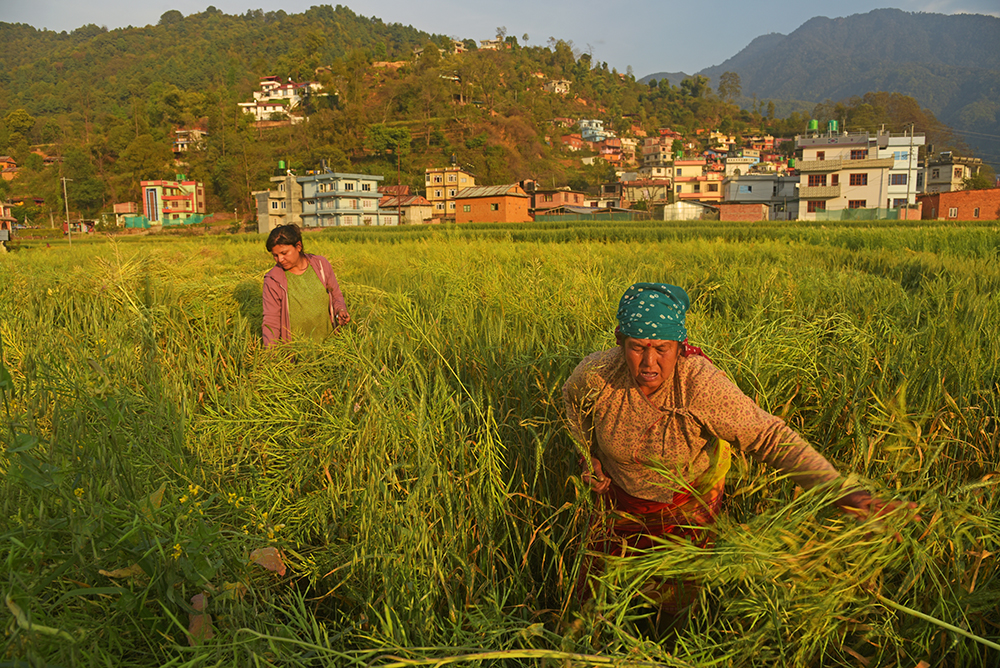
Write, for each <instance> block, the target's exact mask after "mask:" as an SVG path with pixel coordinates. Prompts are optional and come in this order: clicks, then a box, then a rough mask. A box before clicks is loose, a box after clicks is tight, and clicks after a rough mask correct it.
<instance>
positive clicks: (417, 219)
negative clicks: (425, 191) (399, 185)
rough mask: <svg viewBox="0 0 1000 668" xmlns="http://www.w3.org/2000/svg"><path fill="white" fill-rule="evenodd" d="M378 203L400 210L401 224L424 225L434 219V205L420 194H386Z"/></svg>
mask: <svg viewBox="0 0 1000 668" xmlns="http://www.w3.org/2000/svg"><path fill="white" fill-rule="evenodd" d="M403 187H404V188H408V187H409V186H403ZM378 205H379V208H381V209H383V210H388V211H398V212H399V224H400V225H422V224H424V223H427V222H431V221H433V220H434V207H433V206H432V205H431V203H430V202H429V201H428V200H427V199H426V198H425V197H421V196H420V195H409V194H404V195H385V196H383V197H382V199H381V200H379V203H378Z"/></svg>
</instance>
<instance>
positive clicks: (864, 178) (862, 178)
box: [851, 173, 868, 186]
mask: <svg viewBox="0 0 1000 668" xmlns="http://www.w3.org/2000/svg"><path fill="white" fill-rule="evenodd" d="M851 185H852V186H866V185H868V174H867V173H865V174H851Z"/></svg>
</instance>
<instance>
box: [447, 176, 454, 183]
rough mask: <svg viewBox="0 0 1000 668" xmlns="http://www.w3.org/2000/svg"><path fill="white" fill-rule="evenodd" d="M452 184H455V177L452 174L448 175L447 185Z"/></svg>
mask: <svg viewBox="0 0 1000 668" xmlns="http://www.w3.org/2000/svg"><path fill="white" fill-rule="evenodd" d="M454 182H455V175H454V174H449V175H448V183H454Z"/></svg>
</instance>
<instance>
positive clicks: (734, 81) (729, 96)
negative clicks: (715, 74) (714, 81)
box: [717, 72, 743, 102]
mask: <svg viewBox="0 0 1000 668" xmlns="http://www.w3.org/2000/svg"><path fill="white" fill-rule="evenodd" d="M717 90H718V92H719V97H721V98H722V99H723V100H725V101H726V102H732V101H733V100H735V99H736V98H738V97H739V96H740V94H742V92H743V84H742V82H741V81H740V75H739V74H737V73H736V72H723V73H722V76H720V77H719V87H718V89H717Z"/></svg>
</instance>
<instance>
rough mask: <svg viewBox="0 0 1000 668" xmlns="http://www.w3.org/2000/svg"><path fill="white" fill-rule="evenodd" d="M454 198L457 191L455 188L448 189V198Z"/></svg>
mask: <svg viewBox="0 0 1000 668" xmlns="http://www.w3.org/2000/svg"><path fill="white" fill-rule="evenodd" d="M454 196H455V189H454V188H449V189H448V197H454Z"/></svg>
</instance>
